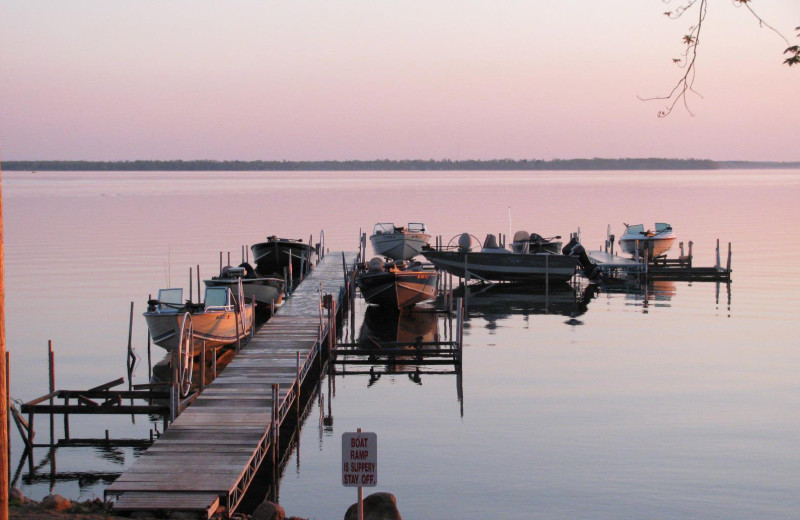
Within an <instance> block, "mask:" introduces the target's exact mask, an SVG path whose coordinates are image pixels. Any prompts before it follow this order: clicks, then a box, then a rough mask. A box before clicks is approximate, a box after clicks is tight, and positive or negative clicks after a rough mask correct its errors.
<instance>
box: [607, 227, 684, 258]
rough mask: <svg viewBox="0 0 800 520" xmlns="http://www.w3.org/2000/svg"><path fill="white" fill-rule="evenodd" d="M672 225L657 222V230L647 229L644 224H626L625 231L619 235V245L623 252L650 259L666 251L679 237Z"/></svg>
mask: <svg viewBox="0 0 800 520" xmlns="http://www.w3.org/2000/svg"><path fill="white" fill-rule="evenodd" d="M677 238H678V237H677V235H675V233H674V232H673V231H672V226H670V225H669V224H667V223H666V222H656V226H655V231H652V230H649V229H648V230H645V229H644V225H643V224H635V225H628V224H625V233H624V234H623V235H622V236H621V237H619V247H620V249H622V251H623V252H625V253H628V254H631V255H635V256H642V257H643V256H645V255H647V259H648V260H652V259H653V258H655V257H658V256H661V255H663V254H664V253H666V252H667V251H668V250H669V248H671V247H672V244H673V243H674V242H675V240H676V239H677Z"/></svg>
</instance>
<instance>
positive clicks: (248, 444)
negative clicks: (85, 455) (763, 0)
mask: <svg viewBox="0 0 800 520" xmlns="http://www.w3.org/2000/svg"><path fill="white" fill-rule="evenodd" d="M345 258H347V259H349V262H348V263H350V262H352V259H354V258H355V253H353V254H344V255H343V254H342V253H329V254H327V255H326V256H325V257H324V258H323V259H322V261H321V262H320V263H319V265H317V267H316V268H315V269H314V270H313V272H312V274H311V275H310V276H308V277H307V278H306V279H305V280H304V281H303V282H302V283H301V284H300V285H299V286H298V287H297V289H296V290H295V292H294V293H293V294H292V296H291V297H290V298H288V300H287V301H286V303H284V305H283V307H282V308H281V309H280V310H279V311H278V312H277V313H276V314H275V316H273V317H272V318H271V319H270V320H269V321H268V322H267V323H266V324H265V325H264V326H263V327H262V328H261V330H260V331H259V332H258V333H257V334H256V335H255V337H254V338H253V339H251V340H250V342H249V344H248V345H247V346H246V347H245V348H243V349H242V351H241V352H240V353H239V354H238V355H237V356H236V358H235V359H234V360H233V361H232V362H231V363H230V364H229V365H228V366H227V367H226V368H225V369H224V370H223V371H222V373H221V374H220V375H219V377H217V379H215V380H214V381H213V382H212V383H211V384H210V385H208V386H207V387H206V389H205V390H204V391H203V392H202V393H201V394H200V396H199V397H198V398H197V399H196V400H195V401H194V403H193V404H192V405H191V406H189V408H188V409H186V410H185V411H184V412H183V413H182V414H181V415H180V416H179V417H178V418H177V419H176V420H175V421H174V422H173V423H172V424H171V425H170V427H169V429H167V431H166V432H165V433H164V434H163V435H162V436H161V437H160V438H158V439H157V440H156V441H155V442H154V443H153V445H152V446H151V447H150V448H149V449H148V450H147V452H146V453H145V454H144V455H142V456H141V457H139V458H138V459H137V460H136V462H135V463H134V464H133V465H132V466H131V467H130V468H129V469H128V470H127V471H126V472H125V473H123V474H122V475H121V476H120V477H119V478H118V479H117V480H116V481H115V482H114V483H113V484H111V485H110V486H109V487H108V488H107V489H106V490H105V496H106V498H107V499H114V500H115V503H114V505H113V509H114V511H151V512H152V511H185V512H194V513H200V514H202V515H204V516H205V517H206V518H208V517H210V516H211V515H212V514H214V512H215V511H216V510H217V509H218V508H219V507H220V506H222V507H224V511H225V513H226V514H230V513H232V512H233V511H234V510H235V509H236V507H237V506H238V505H239V503H240V502H241V500H242V498H243V497H244V494H245V491H246V490H247V488H248V486H249V484H250V482H251V481H252V479H253V477H254V476H255V474H256V470H257V469H258V468H259V466H260V465H261V463H262V462H263V461H264V460H265V459H266V458H267V457H268V456H269V454H270V453H272V456H273V457H274V456H275V455H274V453H275V450H271V448H272V447H273V446H276V445H278V435H279V431H280V425H281V423H282V422H283V421H284V419H285V418H286V417H287V416H288V415H289V413H290V411H291V410H292V406H293V404H294V403H295V402H296V401H295V400H296V399H299V397H300V395H299V394H300V389H301V388H302V386H303V382H304V380H305V379H306V378H307V377H317V375H318V372H319V370H312V368H313V367H314V366H315V360H316V359H317V357H318V356H320V355H322V354H323V351H322V349H323V348H324V347H325V346H326V341H325V340H326V336H327V335H328V334H335V330H330V327H331V320H329V319H328V318H326V317H324V316H323V311H321V303H320V302H321V296H322V295H325V294H330V295H332V300H333V303H335V304H336V305H335V306H334V309H335V308H338V307H339V303H341V302H342V300H343V299H344V298H345V297H346V278H345V275H344V269H343V260H344V259H345ZM328 301H331V298H329V299H328ZM298 402H299V401H298Z"/></svg>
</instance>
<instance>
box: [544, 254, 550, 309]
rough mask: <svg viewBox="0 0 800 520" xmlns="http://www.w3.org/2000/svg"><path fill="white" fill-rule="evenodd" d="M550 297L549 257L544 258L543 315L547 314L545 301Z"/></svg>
mask: <svg viewBox="0 0 800 520" xmlns="http://www.w3.org/2000/svg"><path fill="white" fill-rule="evenodd" d="M549 297H550V255H545V256H544V305H545V307H544V313H545V314H547V305H548V303H547V301H548V299H549Z"/></svg>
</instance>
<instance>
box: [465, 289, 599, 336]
mask: <svg viewBox="0 0 800 520" xmlns="http://www.w3.org/2000/svg"><path fill="white" fill-rule="evenodd" d="M599 290H600V289H599V287H598V286H597V285H595V284H588V285H581V284H574V285H573V284H564V285H559V286H553V287H550V288H545V287H541V286H530V285H520V284H493V285H484V286H481V285H479V286H470V287H469V288H468V289H467V290H466V292H465V291H464V288H463V287H460V288H459V289H457V290H456V291H455V296H456V297H464V296H465V300H466V307H467V315H468V316H469V317H470V318H481V319H483V320H484V321H485V322H486V325H485V326H486V328H488V329H493V328H496V327H497V324H498V322H499V321H501V320H506V319H509V318H511V317H512V316H518V315H519V316H523V317H524V321H525V322H526V323H527V319H528V317H529V316H532V315H537V314H555V315H561V316H568V317H570V320H568V323H569V322H570V321H572V323H571V324H573V325H575V324H579V320H577V319H576V318H577V317H578V316H581V315H583V314H585V313H586V311H587V310H588V307H589V302H591V300H592V299H594V298H595V297H596V296H597V294H598V292H599ZM573 320H574V321H573Z"/></svg>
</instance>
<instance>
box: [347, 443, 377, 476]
mask: <svg viewBox="0 0 800 520" xmlns="http://www.w3.org/2000/svg"><path fill="white" fill-rule="evenodd" d="M342 484H343V485H344V486H346V487H373V486H377V485H378V434H376V433H371V432H345V433H343V434H342Z"/></svg>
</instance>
